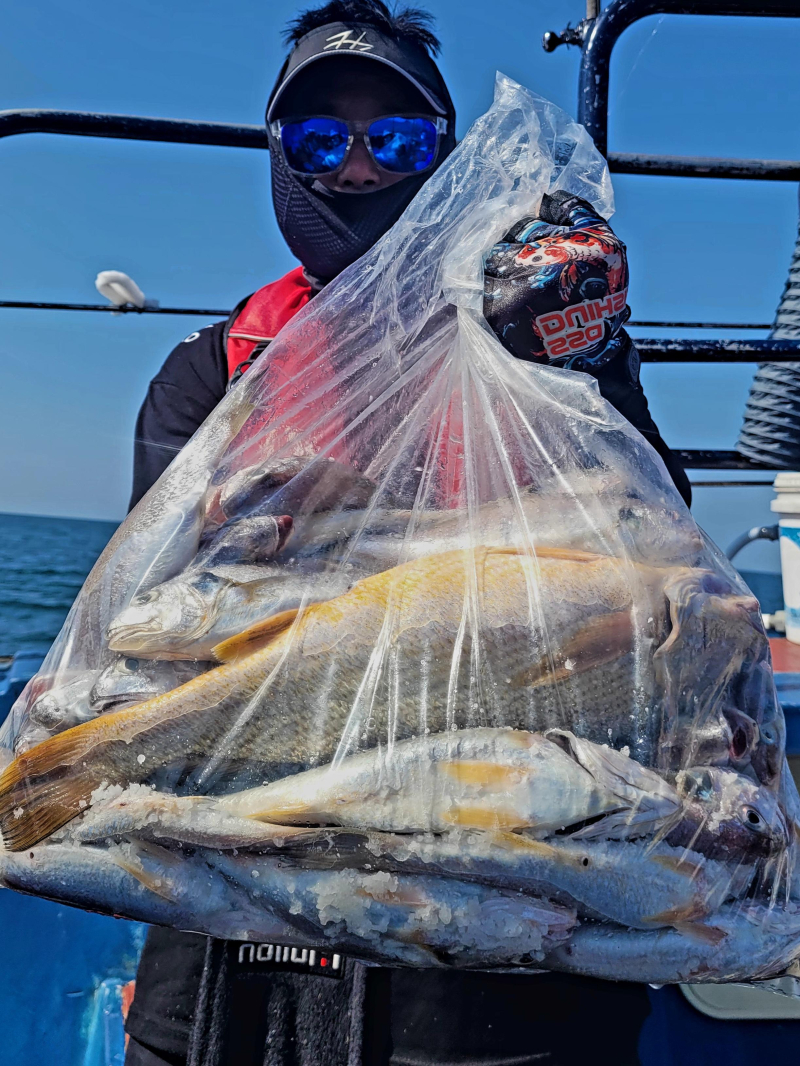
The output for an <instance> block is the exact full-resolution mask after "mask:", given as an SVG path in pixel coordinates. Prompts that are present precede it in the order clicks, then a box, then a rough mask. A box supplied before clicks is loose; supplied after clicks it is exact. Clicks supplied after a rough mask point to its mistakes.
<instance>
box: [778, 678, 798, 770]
mask: <svg viewBox="0 0 800 1066" xmlns="http://www.w3.org/2000/svg"><path fill="white" fill-rule="evenodd" d="M775 687H776V689H777V690H778V699H779V700H780V702H781V707H783V714H784V717H785V718H786V754H787V755H800V674H779V673H776V674H775Z"/></svg>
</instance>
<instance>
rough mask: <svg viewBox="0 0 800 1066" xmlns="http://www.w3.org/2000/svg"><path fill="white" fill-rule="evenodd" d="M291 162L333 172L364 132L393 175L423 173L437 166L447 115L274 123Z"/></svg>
mask: <svg viewBox="0 0 800 1066" xmlns="http://www.w3.org/2000/svg"><path fill="white" fill-rule="evenodd" d="M271 129H272V133H273V136H274V137H275V138H276V139H277V140H279V141H280V145H281V148H282V149H283V155H284V158H285V160H286V165H287V166H288V167H289V169H290V170H293V171H294V172H295V173H296V174H330V173H332V172H333V171H335V170H338V169H339V167H341V165H342V164H343V163H344V161H345V159H346V157H347V153H348V152H349V151H350V148H351V146H352V144H353V141H354V140H355V138H356V136H360V137H361V138H362V139H363V141H364V144H365V145H366V147H367V151H368V152H369V154H370V155H371V156H372V158H373V160H374V161H375V163H377V165H378V166H379V167H381V168H382V169H383V170H387V171H389V173H390V174H418V173H419V172H420V171H423V170H427V169H428V168H429V167H430V166H432V165H433V162H434V160H435V159H436V153H437V150H438V146H439V138H440V137H441V136H442V134H443V133H446V132H447V119H445V118H437V119H430V118H422V117H419V116H417V117H414V116H411V117H407V116H402V115H393V116H389V117H387V118H377V119H375V120H374V121H373V122H345V121H343V120H342V119H338V118H327V117H326V116H324V115H318V116H316V117H311V118H301V119H291V120H288V121H283V120H281V121H279V122H273V123H272V126H271Z"/></svg>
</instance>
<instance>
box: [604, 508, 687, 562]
mask: <svg viewBox="0 0 800 1066" xmlns="http://www.w3.org/2000/svg"><path fill="white" fill-rule="evenodd" d="M609 512H610V514H612V515H613V519H614V527H615V535H616V537H618V538H620V539H621V540H622V541H623V543H624V544H625V546H626V547H628V548H629V551H630V554H631V557H632V558H635V559H636V560H637V561H640V562H649V563H658V564H661V565H663V563H664V562H672V561H675V562H682V563H685V564H686V565H692V564H693V563H694V562H695V560H697V559H698V557H699V555H700V552H701V551H702V549H703V539H702V537H701V536H700V533H699V532H698V529H697V526H696V525H695V524H694V522H693V520H692V518H691V516H690V515H689V514H688V513H686V512H682V511H679V510H678V509H677V508H671V507H669V506H668V505H666V504H652V503H650V502H649V501H646V500H643V499H640V498H639V497H638V496H636V495H634V494H629V495H627V496H623V497H622V498H618V499H617V500H615V501H614V502H613V507H612V508H610V509H609Z"/></svg>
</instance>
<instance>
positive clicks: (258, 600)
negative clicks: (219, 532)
mask: <svg viewBox="0 0 800 1066" xmlns="http://www.w3.org/2000/svg"><path fill="white" fill-rule="evenodd" d="M359 576H360V575H358V574H353V573H350V572H349V571H346V570H328V571H325V570H323V571H321V572H312V573H306V572H304V571H302V570H300V569H291V568H287V567H277V566H271V567H270V566H246V565H241V566H217V567H215V568H214V569H212V570H197V571H189V572H188V573H186V574H181V575H179V576H178V577H176V578H173V579H172V581H168V582H165V583H164V584H163V585H159V586H158V587H157V588H154V589H151V590H150V591H149V592H146V593H144V594H143V595H141V596H136V597H134V599H133V600H132V601H131V603H130V604H129V606H128V607H126V608H125V610H123V611H121V612H120V613H119V614H118V615H117V616H116V618H114V619H113V621H112V622H111V623H110V624H109V626H108V630H107V634H108V646H109V648H110V649H111V650H112V651H116V652H124V653H126V654H127V655H142V656H148V657H151V658H154V659H198V660H207V659H209V658H213V648H214V647H215V646H216V645H217V644H219V643H220V642H221V641H223V640H226V639H227V638H229V637H232V636H235V635H236V634H237V633H241V632H242V631H243V630H245V629H247V628H248V627H249V626H251V625H253V624H255V623H256V622H259V621H261V620H262V619H264V618H268V617H269V616H270V615H272V614H276V613H278V612H279V611H286V610H292V609H295V608H298V607H300V606H302V605H303V604H307V603H314V602H318V601H320V600H327V599H332V598H333V597H334V596H339V595H342V594H343V593H345V592H347V591H348V590H349V589H350V588H351V587H352V586H353V584H354V583H355V581H356V580H357V578H358V577H359Z"/></svg>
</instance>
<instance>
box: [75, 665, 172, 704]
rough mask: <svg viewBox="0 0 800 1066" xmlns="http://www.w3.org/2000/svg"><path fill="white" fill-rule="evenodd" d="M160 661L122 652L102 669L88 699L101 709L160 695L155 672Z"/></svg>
mask: <svg viewBox="0 0 800 1066" xmlns="http://www.w3.org/2000/svg"><path fill="white" fill-rule="evenodd" d="M160 665H161V663H160V662H158V661H156V660H153V659H136V658H134V657H132V656H130V655H122V656H120V657H119V658H118V659H115V660H114V662H113V663H111V665H110V666H107V667H106V668H105V670H103V671H102V673H101V674H100V676H99V677H98V679H97V681H95V683H94V685H93V686H92V691H91V692H90V693H89V701H90V703H91V705H92V707H93V708H94V710H96V711H97V712H98V713H101V714H102V713H104V712H106V711H110V710H112V709H115V710H119V709H120V708H121V707H124V706H127V705H128V704H130V703H138V702H139V701H140V700H147V699H150V698H152V697H153V696H156V695H158V693H159V691H162V689H161V688H160V687H159V685H158V680H157V677H156V676H155V674H156V672H157V668H158V667H159V666H160Z"/></svg>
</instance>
